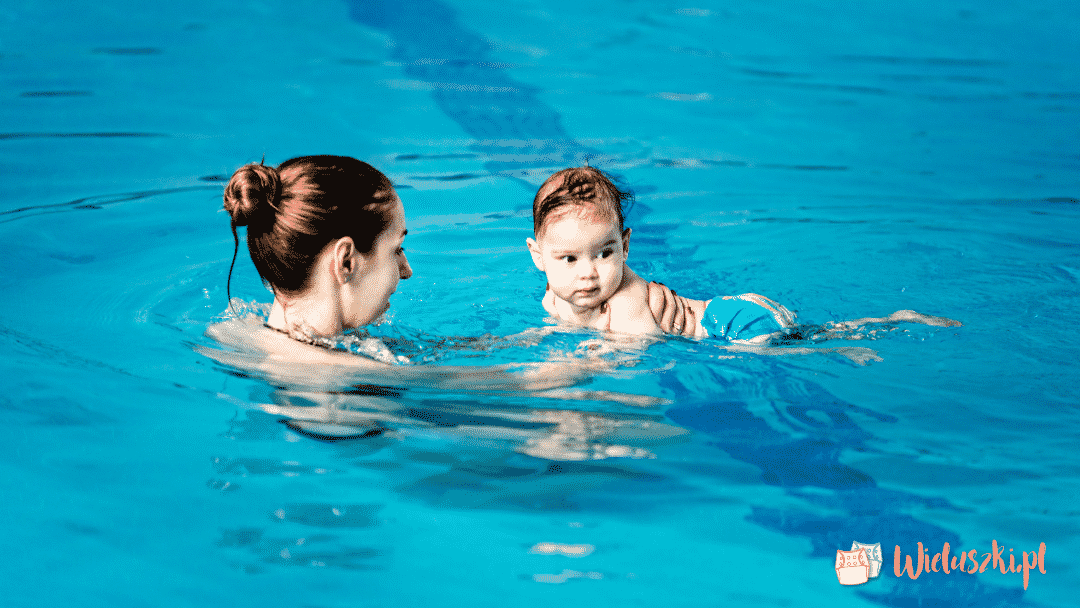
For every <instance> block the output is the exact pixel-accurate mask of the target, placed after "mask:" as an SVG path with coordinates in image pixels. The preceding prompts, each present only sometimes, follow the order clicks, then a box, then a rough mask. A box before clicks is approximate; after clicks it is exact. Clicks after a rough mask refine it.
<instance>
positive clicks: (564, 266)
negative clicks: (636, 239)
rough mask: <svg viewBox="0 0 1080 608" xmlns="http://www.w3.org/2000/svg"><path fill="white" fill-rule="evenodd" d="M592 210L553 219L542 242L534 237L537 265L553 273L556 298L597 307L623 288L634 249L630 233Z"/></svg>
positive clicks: (550, 276) (551, 279) (579, 306)
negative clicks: (627, 262)
mask: <svg viewBox="0 0 1080 608" xmlns="http://www.w3.org/2000/svg"><path fill="white" fill-rule="evenodd" d="M590 211H591V210H589V209H583V208H579V209H571V210H570V211H568V212H567V213H564V214H562V215H559V216H555V217H552V218H550V219H549V220H548V221H547V223H546V224H545V226H544V231H543V233H542V234H541V235H540V238H539V240H537V241H532V240H531V239H530V240H529V250H530V252H531V253H532V256H533V263H535V264H536V267H537V268H539V269H540V270H542V271H544V273H545V274H547V280H548V286H549V287H550V288H551V290H552V291H553V292H554V293H555V295H556V296H558V297H559V298H561V299H563V300H565V301H566V302H569V303H570V304H571V305H572V306H574V307H575V308H576V309H579V311H580V309H592V308H596V307H598V306H600V305H601V304H602V303H604V302H606V301H607V300H608V299H609V298H611V296H612V295H613V294H614V293H615V291H616V290H618V289H619V285H621V284H622V278H623V265H624V264H625V262H626V255H627V253H628V252H629V242H628V240H627V238H626V237H628V236H629V231H627V233H625V234H620V233H619V229H618V227H617V226H616V225H615V224H614V223H613V222H611V221H609V220H607V219H604V218H598V217H596V216H595V214H593V213H590Z"/></svg>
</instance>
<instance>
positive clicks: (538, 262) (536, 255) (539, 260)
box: [525, 239, 545, 272]
mask: <svg viewBox="0 0 1080 608" xmlns="http://www.w3.org/2000/svg"><path fill="white" fill-rule="evenodd" d="M525 245H526V246H528V248H529V254H530V255H532V261H533V264H534V265H535V266H536V269H537V270H539V271H540V272H545V271H544V256H543V254H542V253H541V252H540V244H539V243H537V242H536V241H534V240H533V239H525Z"/></svg>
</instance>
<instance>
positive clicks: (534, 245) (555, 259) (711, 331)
mask: <svg viewBox="0 0 1080 608" xmlns="http://www.w3.org/2000/svg"><path fill="white" fill-rule="evenodd" d="M630 197H631V195H630V194H629V193H627V192H623V191H622V190H620V189H619V188H618V187H616V186H615V184H614V183H612V181H611V179H609V178H608V176H607V175H605V174H604V173H603V172H601V171H599V170H598V169H595V168H593V167H575V168H570V169H563V170H562V171H559V172H557V173H555V174H554V175H552V176H551V177H549V178H548V179H547V181H545V182H544V184H543V185H542V186H540V190H539V191H538V192H537V193H536V198H534V199H533V232H534V234H535V237H536V238H535V239H526V243H527V244H528V247H529V253H531V254H532V259H533V263H534V264H536V267H537V268H539V269H540V270H541V271H543V272H544V273H545V274H546V275H547V281H548V285H547V292H546V293H545V294H544V300H543V305H544V309H545V310H547V312H548V313H549V314H551V315H552V316H554V317H556V318H558V319H560V320H561V321H565V322H567V323H570V324H573V325H580V326H584V327H591V328H593V329H600V330H605V331H614V332H620V333H626V334H660V333H663V332H662V330H661V329H660V326H659V325H658V324H657V322H656V320H655V319H654V317H653V312H652V309H651V308H650V306H649V298H650V295H653V297H654V298H655V297H657V296H656V293H657V292H656V290H655V289H654V291H653V294H650V287H649V284H648V283H646V282H645V280H644V279H642V278H641V277H639V276H638V275H637V274H635V273H634V271H633V270H630V268H629V267H628V266H627V265H626V258H627V256H628V255H629V254H630V229H629V228H624V227H623V214H622V206H623V202H624V201H626V200H627V199H629V198H630ZM661 289H662V288H661ZM680 299H681V298H680ZM682 304H684V305H685V308H686V311H685V317H684V318H685V327H681V326H679V325H675V326H674V327H673V328H672V331H673V332H674V333H677V334H683V335H687V336H694V337H697V338H705V337H710V336H713V337H719V338H722V339H725V340H729V341H738V342H750V343H755V344H757V343H763V342H767V341H769V340H770V339H772V338H773V337H775V336H777V335H781V334H782V333H783V332H784V331H785V330H786V329H788V328H791V327H792V326H793V325H794V315H792V314H791V312H789V311H788V310H787V309H786V308H784V307H783V306H781V305H779V304H777V303H776V302H773V301H772V300H769V299H768V298H765V297H763V296H759V295H756V294H743V295H739V296H724V297H720V298H713V299H712V300H708V301H702V300H690V299H685V300H683V302H682Z"/></svg>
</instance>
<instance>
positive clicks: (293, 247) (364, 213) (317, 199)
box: [225, 156, 397, 302]
mask: <svg viewBox="0 0 1080 608" xmlns="http://www.w3.org/2000/svg"><path fill="white" fill-rule="evenodd" d="M396 200H397V197H396V195H395V194H394V187H393V185H392V184H391V183H390V180H389V179H387V177H386V176H385V175H383V174H382V173H380V172H379V170H378V169H376V168H375V167H372V166H371V165H369V164H367V163H365V162H363V161H359V160H356V159H355V158H350V157H348V156H301V157H298V158H293V159H289V160H287V161H285V162H283V163H281V164H280V165H278V166H277V167H276V168H274V167H268V166H266V165H263V164H262V163H259V164H254V163H252V164H249V165H244V166H243V167H240V168H239V169H237V170H236V173H233V176H232V179H230V180H229V185H227V186H226V187H225V210H226V211H228V212H229V215H230V216H231V217H232V232H233V239H234V240H235V245H236V248H235V249H234V250H233V261H232V264H231V265H230V266H229V283H227V284H226V285H227V286H226V292H228V291H229V285H230V284H231V282H232V270H233V266H234V265H235V264H236V252H237V250H239V247H240V237H239V236H238V235H237V231H236V229H237V228H238V227H240V226H247V242H248V251H249V252H250V253H251V261H252V262H254V263H255V268H256V269H257V270H258V271H259V276H260V277H262V279H263V281H264V282H265V283H267V284H268V285H269V286H270V288H271V289H272V290H274V292H275V293H277V292H278V291H281V292H282V293H285V294H297V293H301V292H303V291H304V290H305V289H307V287H308V286H309V281H310V278H311V268H312V266H314V264H315V259H316V258H317V257H318V256H319V254H320V253H321V252H322V251H323V249H325V248H326V246H327V245H328V244H330V243H331V242H333V241H335V240H337V239H339V238H342V237H346V236H348V237H351V238H352V240H353V244H354V245H355V246H356V249H357V250H358V251H359V252H360V253H362V254H368V253H370V252H371V250H372V248H373V247H374V245H375V239H376V238H378V236H379V234H381V233H382V232H383V231H384V230H386V228H387V226H389V225H390V221H391V215H390V214H391V211H392V210H393V208H394V203H395V201H396ZM229 298H230V302H231V301H232V295H231V293H229Z"/></svg>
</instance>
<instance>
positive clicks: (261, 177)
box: [225, 163, 281, 226]
mask: <svg viewBox="0 0 1080 608" xmlns="http://www.w3.org/2000/svg"><path fill="white" fill-rule="evenodd" d="M280 197H281V176H280V175H278V170H277V169H275V168H274V167H267V166H266V165H263V164H261V163H260V164H255V163H252V164H250V165H244V166H243V167H240V168H239V169H237V170H236V173H233V176H232V179H230V180H229V185H228V186H225V210H226V211H228V212H229V215H230V216H232V223H233V225H234V226H248V225H251V224H253V223H256V222H258V221H259V220H260V219H263V218H266V219H270V218H273V217H274V211H275V209H276V208H277V206H278V199H279V198H280Z"/></svg>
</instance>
